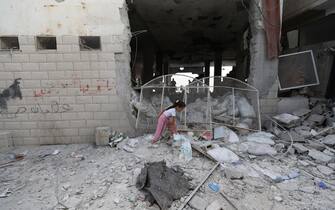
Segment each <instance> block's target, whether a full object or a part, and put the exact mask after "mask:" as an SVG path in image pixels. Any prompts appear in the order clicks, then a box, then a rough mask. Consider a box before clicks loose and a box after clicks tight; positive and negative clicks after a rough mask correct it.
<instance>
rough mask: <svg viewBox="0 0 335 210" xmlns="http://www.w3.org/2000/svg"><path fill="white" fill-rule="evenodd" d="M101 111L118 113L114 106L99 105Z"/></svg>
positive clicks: (116, 107)
mask: <svg viewBox="0 0 335 210" xmlns="http://www.w3.org/2000/svg"><path fill="white" fill-rule="evenodd" d="M101 111H105V112H106V111H108V112H110V111H112V112H113V111H118V106H117V105H115V104H101Z"/></svg>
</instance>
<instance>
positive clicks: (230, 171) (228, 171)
mask: <svg viewBox="0 0 335 210" xmlns="http://www.w3.org/2000/svg"><path fill="white" fill-rule="evenodd" d="M224 173H225V176H226V177H227V178H228V179H243V173H242V172H241V171H239V170H237V169H236V168H234V167H226V168H224Z"/></svg>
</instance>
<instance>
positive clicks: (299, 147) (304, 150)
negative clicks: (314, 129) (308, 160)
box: [293, 143, 308, 154]
mask: <svg viewBox="0 0 335 210" xmlns="http://www.w3.org/2000/svg"><path fill="white" fill-rule="evenodd" d="M293 147H294V149H295V150H296V151H297V153H298V154H305V153H306V154H307V153H308V148H307V147H305V146H304V145H302V144H299V143H296V144H293Z"/></svg>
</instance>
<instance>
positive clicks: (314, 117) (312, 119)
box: [307, 114, 326, 125]
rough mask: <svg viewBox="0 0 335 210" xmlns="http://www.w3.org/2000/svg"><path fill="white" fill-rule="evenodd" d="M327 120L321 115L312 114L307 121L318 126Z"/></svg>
mask: <svg viewBox="0 0 335 210" xmlns="http://www.w3.org/2000/svg"><path fill="white" fill-rule="evenodd" d="M325 120H326V118H325V116H323V115H319V114H312V115H311V116H309V118H308V119H307V121H309V122H312V123H315V124H316V125H322V124H323V123H324V121H325Z"/></svg>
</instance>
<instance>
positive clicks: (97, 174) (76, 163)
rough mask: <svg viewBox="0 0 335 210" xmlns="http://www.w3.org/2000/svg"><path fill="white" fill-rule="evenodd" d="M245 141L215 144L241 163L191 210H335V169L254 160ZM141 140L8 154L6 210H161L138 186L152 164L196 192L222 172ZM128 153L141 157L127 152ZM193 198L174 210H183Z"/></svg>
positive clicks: (225, 170)
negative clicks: (172, 171) (180, 173)
mask: <svg viewBox="0 0 335 210" xmlns="http://www.w3.org/2000/svg"><path fill="white" fill-rule="evenodd" d="M240 138H241V140H240V142H239V143H233V144H231V143H224V142H223V141H213V143H215V142H216V143H217V145H221V146H224V145H226V146H227V148H230V149H231V150H232V151H234V153H235V154H237V155H238V156H239V157H238V158H239V161H238V162H234V163H232V164H228V163H224V164H221V165H220V166H219V167H218V168H217V169H216V170H214V172H213V173H212V174H211V175H210V176H209V178H208V179H207V181H206V182H205V183H204V184H203V185H202V186H201V187H200V189H199V190H198V191H197V192H196V193H195V195H194V197H193V198H192V199H191V200H190V202H188V205H186V207H185V209H220V206H222V209H234V207H232V205H231V204H230V203H229V202H231V203H232V204H233V205H234V206H236V207H237V208H238V209H255V210H256V209H257V210H259V209H266V210H268V209H334V208H335V204H334V197H335V192H334V189H335V186H334V182H333V181H330V180H331V179H332V178H333V176H334V168H335V165H334V164H333V163H329V164H328V166H325V165H320V164H317V163H316V161H315V160H313V159H312V158H310V157H308V156H304V158H301V157H300V158H299V156H297V155H296V154H288V156H287V157H286V156H283V155H281V154H277V155H276V156H274V157H271V156H256V155H250V154H247V153H246V152H244V151H242V150H240V149H239V148H240V147H241V145H242V144H245V143H248V142H249V141H248V142H244V137H240ZM136 139H137V140H134V139H126V140H124V141H122V142H121V143H119V144H118V145H117V147H113V148H112V147H109V146H105V147H96V146H93V145H86V144H78V145H53V146H51V145H50V146H40V147H18V148H15V149H13V150H11V149H7V150H6V149H3V150H1V156H0V157H1V159H0V161H1V166H0V183H1V185H0V195H1V197H0V204H1V209H6V210H7V209H15V210H19V209H24V210H27V209H67V208H69V209H137V210H139V209H143V210H144V209H159V206H158V205H157V204H154V205H153V206H150V203H149V202H148V201H146V200H145V196H144V194H143V193H142V192H141V191H139V190H138V189H137V188H136V186H135V184H136V178H137V176H138V175H139V174H140V172H141V169H142V168H143V167H144V164H145V163H148V162H154V161H161V160H164V161H166V163H167V166H168V167H171V168H175V167H177V166H178V167H180V168H181V169H182V170H184V171H185V174H184V175H185V176H186V177H188V178H192V180H191V184H192V186H193V188H195V187H196V186H197V185H198V184H199V183H200V182H201V180H203V179H204V177H205V176H206V175H207V174H208V173H209V171H210V170H211V169H212V168H213V166H214V165H215V162H214V161H212V160H210V159H209V158H207V157H205V156H203V155H202V154H200V153H198V152H196V151H195V150H193V158H192V159H191V160H190V161H189V162H187V161H185V159H184V158H181V156H180V154H181V152H180V151H179V148H178V147H172V146H169V145H167V144H166V143H165V142H161V143H159V145H158V147H151V146H150V143H149V142H150V136H148V135H146V136H143V137H138V138H136ZM241 142H242V143H241ZM128 143H129V144H128ZM249 143H250V142H249ZM125 145H127V146H128V147H131V148H133V150H128V151H126V150H124V149H123V147H124V146H125ZM221 148H222V147H221ZM15 154H16V155H17V154H22V156H23V158H22V157H18V158H17V159H15V158H16V157H15ZM13 160H14V161H13ZM10 161H12V162H10ZM6 162H10V163H8V164H6V165H5V164H4V163H6ZM175 187H178V186H175ZM189 193H191V191H190V192H189ZM224 197H226V198H227V199H228V200H229V202H228V201H227V200H226V199H225V198H224ZM186 198H187V196H184V197H183V198H181V199H180V200H176V201H174V202H173V204H172V207H171V208H170V209H178V208H179V207H180V206H181V205H182V204H183V202H184V201H185V199H186Z"/></svg>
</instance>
